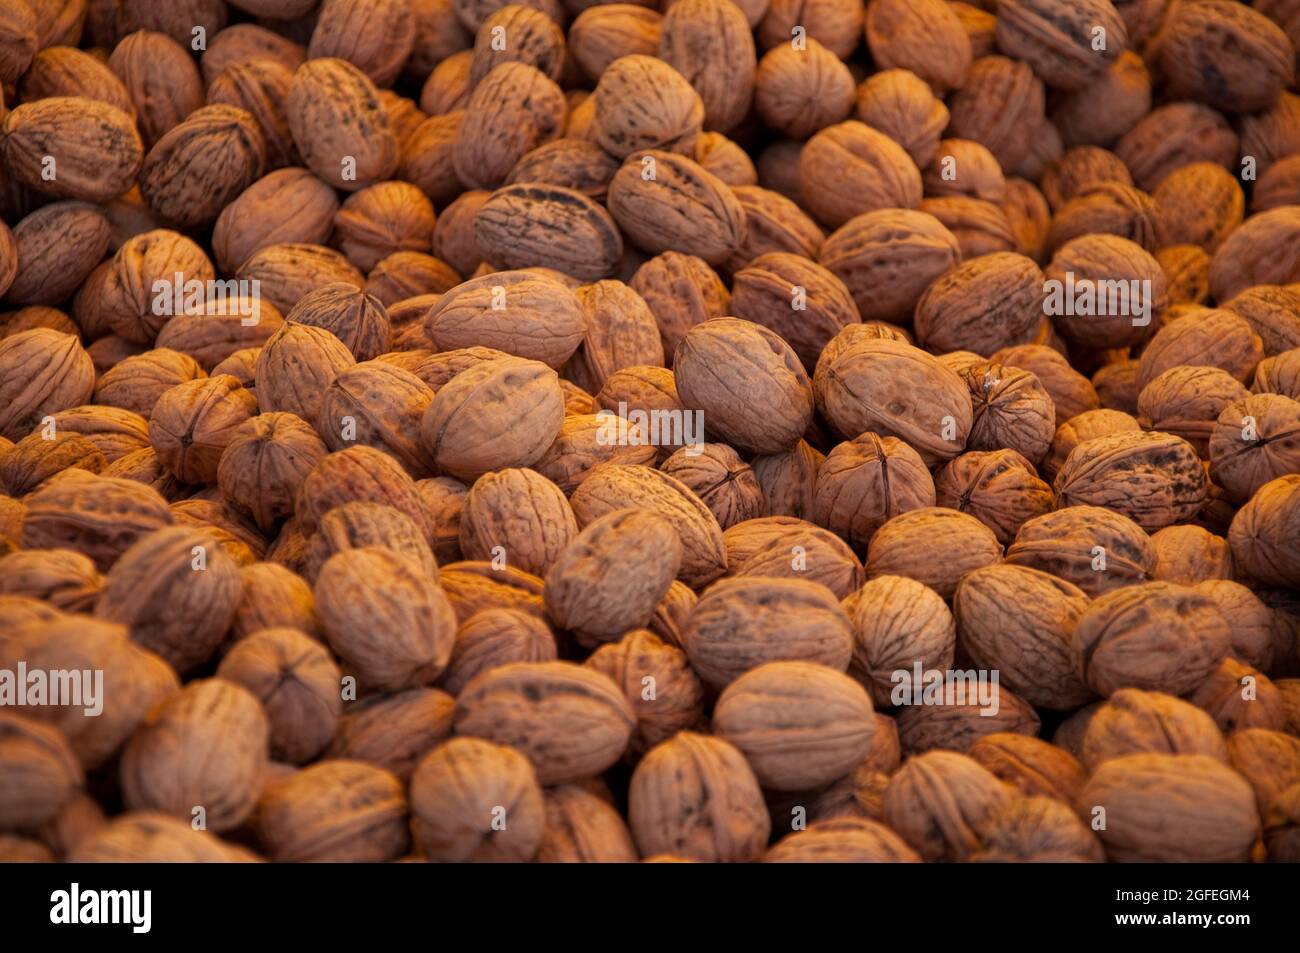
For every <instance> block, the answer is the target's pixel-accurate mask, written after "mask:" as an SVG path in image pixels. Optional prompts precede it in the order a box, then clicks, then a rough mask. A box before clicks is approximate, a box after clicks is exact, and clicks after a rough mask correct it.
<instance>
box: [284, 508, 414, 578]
mask: <svg viewBox="0 0 1300 953" xmlns="http://www.w3.org/2000/svg"><path fill="white" fill-rule="evenodd" d="M366 546H378V547H380V548H381V549H388V550H391V551H392V552H394V553H397V554H399V555H401V556H405V557H406V558H407V559H409V560H410V561H411V562H413V563H415V564H416V565H417V566H419V568H420V570H421V572H422V573H423V574H424V575H425V576H426V577H428V578H430V579H437V578H438V564H437V562H436V561H435V560H434V557H433V552H432V550H430V548H429V544H428V542H427V541H426V540H425V538H424V535H423V533H422V532H421V530H420V527H419V526H418V525H417V524H416V523H415V521H414V520H412V519H411V518H410V517H409V516H407V515H405V514H404V513H401V512H399V511H398V510H395V509H393V507H391V506H385V505H384V504H383V503H369V502H355V503H344V504H342V505H340V506H336V507H334V508H333V509H332V510H330V511H329V512H328V513H326V514H325V515H324V516H323V517H321V519H320V523H319V525H318V526H317V527H316V533H315V534H314V535H313V536H312V538H311V539H310V540H309V541H308V543H307V558H306V566H305V567H304V570H303V573H304V575H305V576H306V578H307V579H309V580H311V581H312V582H315V581H316V578H317V576H318V575H319V574H320V568H321V566H323V565H324V564H325V562H326V561H327V560H328V559H329V558H330V557H331V556H333V555H334V554H335V553H340V552H343V551H345V550H350V549H361V548H362V547H366Z"/></svg>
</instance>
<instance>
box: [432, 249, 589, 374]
mask: <svg viewBox="0 0 1300 953" xmlns="http://www.w3.org/2000/svg"><path fill="white" fill-rule="evenodd" d="M424 326H425V330H426V333H427V334H428V336H429V339H430V340H431V341H432V342H433V344H434V345H435V346H436V347H437V349H438V350H440V351H450V350H453V349H458V348H472V347H476V346H477V347H493V348H499V349H500V350H503V351H506V352H508V353H510V354H514V355H516V356H518V357H522V358H528V359H529V360H532V361H541V362H542V363H544V364H547V365H549V366H551V367H556V368H558V367H561V366H563V364H564V362H565V361H567V360H568V359H569V357H571V356H572V355H573V352H574V351H575V350H577V348H578V346H579V345H580V344H581V343H582V339H583V315H582V306H581V304H580V303H579V301H578V298H577V296H576V295H575V294H574V293H573V292H572V291H570V290H569V289H568V288H565V287H564V286H563V285H562V284H560V283H559V282H558V281H555V280H553V279H551V278H550V277H547V276H545V275H539V274H537V273H535V272H532V271H504V272H495V273H492V274H488V275H483V276H481V277H479V278H473V279H471V280H469V281H466V282H464V283H463V284H460V285H457V286H456V287H455V288H452V289H451V290H450V291H448V292H447V293H446V294H444V295H443V296H442V297H441V298H439V299H438V300H437V301H436V302H435V303H434V304H433V306H432V307H431V308H429V310H428V312H427V314H426V317H425V319H424ZM521 327H526V328H528V329H529V333H528V334H527V335H520V334H519V333H518V331H519V329H520V328H521Z"/></svg>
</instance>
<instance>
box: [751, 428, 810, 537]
mask: <svg viewBox="0 0 1300 953" xmlns="http://www.w3.org/2000/svg"><path fill="white" fill-rule="evenodd" d="M823 460H825V457H824V456H823V455H822V454H821V452H820V451H818V450H816V449H814V448H813V447H811V446H809V444H808V443H807V442H806V441H803V440H800V441H799V442H798V443H797V444H795V446H794V448H793V449H791V450H788V451H786V452H785V453H774V454H766V455H764V456H761V457H755V458H754V460H753V463H752V464H751V465H752V467H753V470H754V477H755V478H756V479H757V480H758V483H759V485H760V486H761V487H762V488H763V498H764V500H765V501H766V503H767V512H768V514H769V515H771V516H792V517H795V518H796V519H809V518H810V517H812V516H813V515H814V509H815V503H814V499H815V497H814V493H815V490H816V480H817V470H818V469H819V468H820V467H821V464H822V461H823Z"/></svg>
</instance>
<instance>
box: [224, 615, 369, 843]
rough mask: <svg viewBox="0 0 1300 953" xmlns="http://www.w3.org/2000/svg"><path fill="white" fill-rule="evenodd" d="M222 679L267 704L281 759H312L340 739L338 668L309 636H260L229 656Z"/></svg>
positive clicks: (274, 748) (273, 632) (274, 750)
mask: <svg viewBox="0 0 1300 953" xmlns="http://www.w3.org/2000/svg"><path fill="white" fill-rule="evenodd" d="M217 675H218V677H220V678H224V679H226V680H227V681H230V682H234V683H235V684H236V685H242V686H243V687H244V688H247V689H248V690H249V691H250V692H252V693H253V694H254V695H255V696H256V697H257V699H258V701H260V702H261V703H262V707H263V709H265V711H266V717H267V720H268V722H269V723H270V738H271V757H272V758H274V759H275V760H277V761H287V762H289V763H290V764H302V763H304V762H306V761H310V760H312V759H313V758H315V757H316V756H317V755H318V754H320V753H321V751H323V750H324V749H325V747H326V746H327V745H328V744H329V743H330V740H331V739H332V738H333V737H334V733H335V729H336V728H337V726H338V720H339V714H340V712H341V711H342V708H343V703H342V701H341V700H340V675H339V670H338V666H336V665H335V664H334V661H333V659H331V658H330V655H329V652H328V651H327V650H326V649H325V648H324V647H323V646H322V645H321V644H320V643H319V642H315V641H313V640H312V639H310V638H308V637H307V636H306V635H304V634H303V633H301V632H298V631H295V630H294V629H263V630H261V631H259V632H254V633H252V634H251V635H249V636H248V637H247V638H245V639H242V640H241V641H240V642H238V643H236V645H235V646H234V647H233V648H232V649H231V650H230V651H229V652H228V653H226V656H225V658H223V659H222V660H221V664H220V665H219V666H218V667H217ZM265 817H266V814H265V809H264V808H263V818H265Z"/></svg>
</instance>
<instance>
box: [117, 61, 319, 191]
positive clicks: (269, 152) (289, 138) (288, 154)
mask: <svg viewBox="0 0 1300 953" xmlns="http://www.w3.org/2000/svg"><path fill="white" fill-rule="evenodd" d="M119 49H120V47H119ZM294 69H296V67H290V66H286V65H284V64H282V63H277V62H275V61H273V60H267V59H259V60H251V61H249V62H246V63H236V64H233V65H231V66H230V67H228V68H227V69H226V70H225V71H224V72H223V73H222V74H221V75H220V76H218V77H217V78H216V79H215V80H213V81H212V85H211V87H210V88H209V89H208V102H210V103H224V104H226V105H230V106H236V107H238V108H240V109H243V110H244V111H245V112H247V113H248V114H249V115H251V116H252V117H253V121H254V122H255V123H257V128H258V131H259V132H261V134H262V144H263V146H264V147H265V150H266V166H265V167H266V169H267V170H271V169H280V168H284V167H285V166H292V165H296V164H298V163H299V162H300V161H301V160H300V157H299V155H298V147H297V146H296V145H294V142H293V133H292V132H291V131H290V129H289V120H288V118H287V117H286V116H285V112H284V103H285V99H286V98H287V97H288V95H289V87H290V85H291V84H292V83H293V73H294ZM194 78H195V79H196V80H197V79H198V74H197V73H195V76H194ZM175 125H176V123H174V122H173V123H172V124H171V126H172V127H174V126H175Z"/></svg>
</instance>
